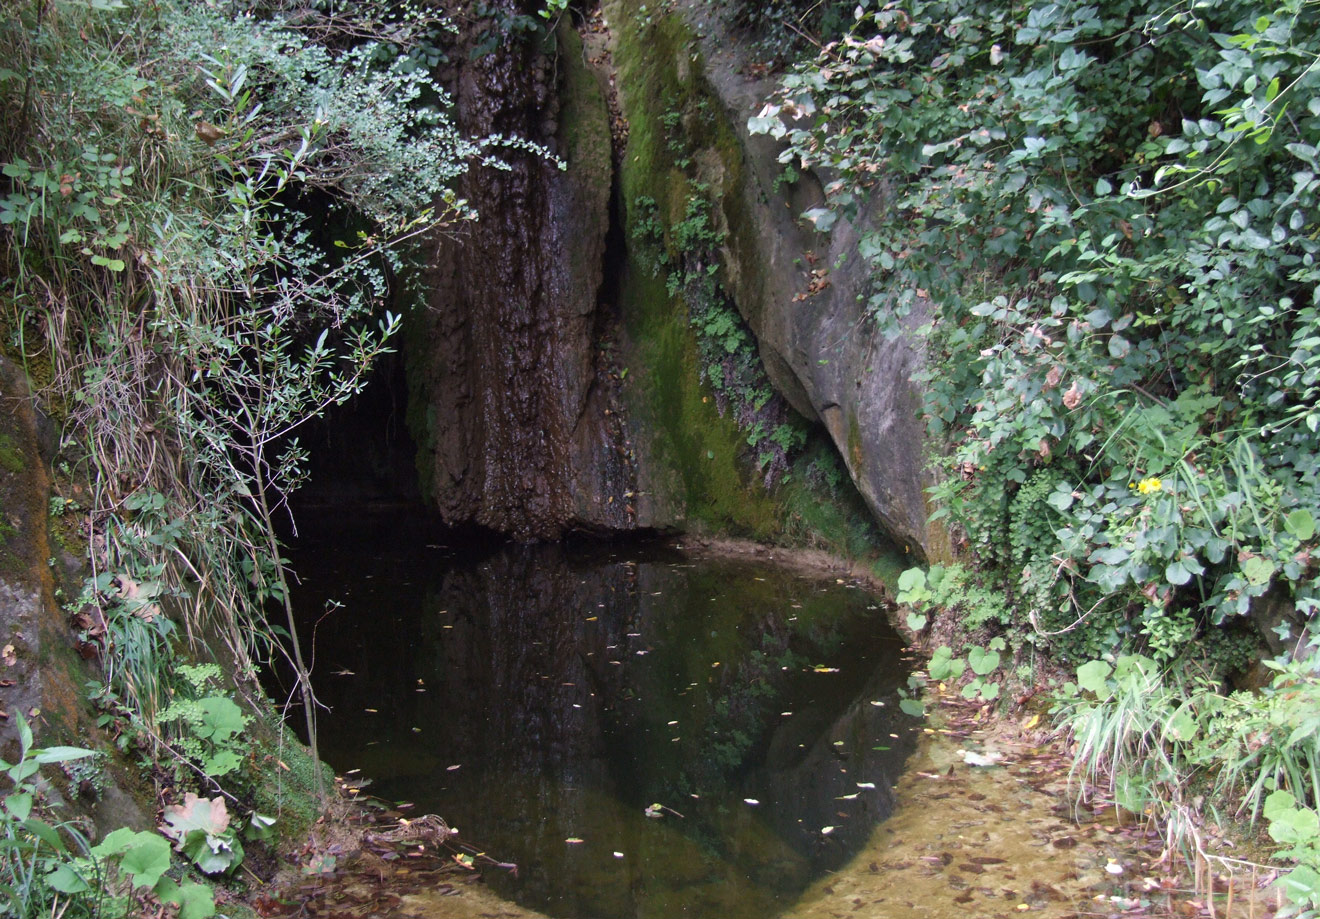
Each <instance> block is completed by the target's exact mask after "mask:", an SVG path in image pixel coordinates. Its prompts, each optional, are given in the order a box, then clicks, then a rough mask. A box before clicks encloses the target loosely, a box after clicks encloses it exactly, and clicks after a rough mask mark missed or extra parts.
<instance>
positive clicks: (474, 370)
mask: <svg viewBox="0 0 1320 919" xmlns="http://www.w3.org/2000/svg"><path fill="white" fill-rule="evenodd" d="M494 6H496V7H498V8H499V13H498V14H497V15H502V16H503V17H506V18H507V17H516V16H524V17H525V16H529V15H530V16H535V15H536V9H537V7H536V4H535V3H522V4H520V3H517V2H514V0H504V2H502V3H496V4H494ZM524 7H525V8H524ZM469 28H472V29H480V28H490V29H495V28H498V26H496V25H494V24H493V23H492V22H490V21H485V20H483V21H480V22H478V23H476V24H473V25H470V26H469ZM558 34H559V41H560V43H561V45H560V52H559V53H558V54H557V55H550V54H546V53H544V52H543V51H542V49H540V48H538V47H537V44H536V43H535V42H534V41H532V40H530V39H522V38H519V37H517V34H516V33H511V34H506V35H505V37H504V38H503V39H502V40H501V42H500V45H499V47H498V48H496V50H495V51H493V52H492V53H490V54H487V55H483V56H480V57H478V58H475V59H472V60H467V59H464V60H462V62H461V63H460V64H459V65H458V75H457V80H456V83H455V91H454V95H455V100H456V106H457V110H456V117H457V122H458V124H459V126H460V127H461V129H462V130H463V131H464V132H465V133H466V134H467V135H468V136H472V137H486V136H490V135H503V136H506V137H521V138H527V139H530V140H534V141H537V142H540V143H542V144H544V145H545V146H546V147H548V148H549V149H551V150H553V151H554V152H555V153H556V154H558V155H559V156H560V157H562V158H563V159H564V160H565V161H566V162H567V164H568V168H567V169H566V170H564V171H561V170H560V169H559V168H558V167H557V166H556V165H555V164H554V163H552V162H549V161H547V160H546V159H545V158H543V157H541V156H539V155H537V154H534V153H529V152H526V151H523V150H518V149H512V148H505V149H495V150H493V151H492V152H493V153H494V154H495V155H496V156H498V157H499V158H501V159H503V160H504V162H505V163H506V164H507V166H508V168H507V169H496V168H490V167H478V168H474V169H473V170H472V171H471V172H470V173H469V174H468V175H467V176H466V177H465V179H464V183H463V187H462V188H461V189H460V194H461V196H462V197H465V198H467V199H468V200H469V201H470V202H471V203H472V204H473V205H474V206H475V207H476V208H477V210H478V211H479V212H480V214H481V219H480V220H479V221H477V222H476V223H474V224H471V225H469V226H468V227H466V228H465V229H463V230H462V231H461V233H460V234H459V235H457V236H455V237H453V238H444V239H441V240H439V241H438V242H437V244H436V246H435V250H434V252H433V253H432V254H431V258H430V268H429V270H428V271H427V272H426V276H425V278H424V280H425V283H426V286H427V289H428V291H429V293H428V303H427V307H426V309H425V310H423V311H421V313H420V314H419V315H416V316H414V317H411V320H410V321H411V324H412V331H411V333H410V341H409V346H408V359H409V367H410V371H409V374H410V389H411V398H410V402H411V404H412V408H411V409H410V416H411V427H412V430H413V434H414V437H415V438H416V440H417V442H418V444H419V451H420V459H419V466H420V472H421V478H422V487H423V490H424V492H425V493H426V495H427V497H428V498H429V500H430V501H432V502H433V503H434V504H435V505H436V506H437V507H438V508H439V510H440V512H441V514H442V516H443V517H444V518H445V520H446V521H447V522H451V523H459V522H468V521H471V522H476V523H479V524H482V525H484V526H488V527H490V528H492V529H495V530H499V531H501V532H505V533H508V534H510V535H512V536H514V537H515V538H519V539H539V538H555V537H557V536H559V535H560V534H562V533H563V532H564V531H565V530H567V529H629V528H631V527H632V525H633V523H632V520H631V518H630V515H629V512H628V511H627V506H626V502H625V500H624V497H623V495H624V492H625V491H627V490H628V489H629V488H630V483H631V481H632V473H631V469H630V466H629V463H628V462H627V458H626V455H625V453H624V447H623V442H624V434H623V429H622V425H621V423H620V420H619V418H618V415H617V413H616V412H615V411H614V410H613V409H612V408H611V405H612V393H611V391H610V382H609V381H610V376H609V374H608V372H607V371H608V367H607V366H605V361H604V358H603V356H602V349H601V348H599V347H598V344H599V343H598V337H599V336H600V335H601V334H603V330H602V328H601V327H600V325H599V322H598V313H597V305H598V303H597V300H598V295H599V291H600V288H601V282H602V277H603V267H602V266H603V261H604V252H605V239H606V232H607V229H608V225H609V195H610V184H611V180H610V175H611V162H610V135H609V113H608V109H607V107H606V104H605V100H604V96H603V94H602V93H601V90H600V87H599V86H598V85H597V83H596V80H595V78H594V77H593V76H592V75H591V74H590V73H588V72H587V71H586V69H585V67H584V66H583V63H582V53H581V47H580V42H579V41H578V39H577V36H576V34H575V33H573V32H572V31H571V30H570V29H568V28H561V29H560V30H559V33H558ZM473 43H474V44H475V41H474V42H473Z"/></svg>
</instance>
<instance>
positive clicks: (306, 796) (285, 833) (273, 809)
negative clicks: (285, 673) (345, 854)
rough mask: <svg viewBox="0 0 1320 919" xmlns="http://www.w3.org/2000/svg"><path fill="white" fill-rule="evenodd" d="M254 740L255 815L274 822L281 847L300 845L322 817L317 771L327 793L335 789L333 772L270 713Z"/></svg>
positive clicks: (259, 723)
mask: <svg viewBox="0 0 1320 919" xmlns="http://www.w3.org/2000/svg"><path fill="white" fill-rule="evenodd" d="M253 736H254V738H255V747H256V762H257V763H258V765H259V769H258V770H257V775H256V779H255V782H254V786H253V792H252V797H253V801H254V803H255V805H256V809H257V812H258V813H262V814H267V815H269V816H272V817H274V818H275V819H276V821H277V822H276V824H275V830H276V832H277V833H278V834H279V839H280V843H281V845H282V846H284V845H289V844H301V842H302V841H303V840H304V838H305V837H306V836H307V833H308V832H309V831H310V830H311V828H312V824H314V823H315V822H316V821H317V819H318V818H319V817H320V816H321V802H320V801H319V800H318V799H317V797H316V770H317V769H320V771H321V777H322V781H323V783H324V787H325V788H326V789H327V790H332V789H333V788H334V787H335V786H334V779H335V776H334V771H333V770H332V769H331V768H330V767H329V766H327V765H326V764H325V763H322V762H319V761H317V760H314V759H312V757H311V754H309V753H308V752H307V748H306V747H305V746H303V744H302V743H301V742H300V741H299V740H298V738H296V737H294V736H293V734H292V733H291V732H290V731H289V729H288V728H287V727H285V726H284V725H283V724H282V723H281V722H280V719H279V717H278V716H277V715H276V714H275V713H274V712H273V711H269V710H268V711H266V712H264V713H263V717H262V719H261V720H260V721H259V722H256V723H255V724H254V729H253Z"/></svg>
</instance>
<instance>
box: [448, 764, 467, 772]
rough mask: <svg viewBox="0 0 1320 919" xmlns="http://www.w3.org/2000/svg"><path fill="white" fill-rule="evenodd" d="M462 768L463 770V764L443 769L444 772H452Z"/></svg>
mask: <svg viewBox="0 0 1320 919" xmlns="http://www.w3.org/2000/svg"><path fill="white" fill-rule="evenodd" d="M462 768H463V764H462V763H455V764H454V765H452V766H446V767H445V772H453V771H454V770H455V769H462Z"/></svg>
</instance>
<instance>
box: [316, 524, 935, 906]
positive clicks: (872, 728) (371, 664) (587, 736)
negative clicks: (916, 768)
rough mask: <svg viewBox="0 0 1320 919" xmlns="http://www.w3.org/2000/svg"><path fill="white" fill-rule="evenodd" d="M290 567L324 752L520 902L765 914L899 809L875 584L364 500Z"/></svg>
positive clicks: (886, 632)
mask: <svg viewBox="0 0 1320 919" xmlns="http://www.w3.org/2000/svg"><path fill="white" fill-rule="evenodd" d="M294 563H295V566H296V568H297V570H298V571H299V573H300V576H301V578H302V582H303V583H302V585H301V587H299V588H298V590H297V596H296V598H295V599H296V601H297V602H298V605H299V607H300V608H301V609H302V610H303V611H304V613H305V614H306V615H307V617H308V618H307V622H306V624H305V625H304V629H306V630H307V631H308V632H310V631H311V630H312V629H313V628H314V630H315V679H316V681H317V684H318V686H319V687H320V695H321V698H322V700H323V701H324V702H325V703H326V704H328V705H329V706H330V708H331V711H330V712H329V713H328V714H323V715H322V718H321V745H322V755H323V756H324V757H325V758H326V759H328V760H329V762H330V763H331V764H332V765H333V766H334V767H335V768H336V770H338V771H339V772H341V773H342V772H347V771H349V770H361V775H363V776H367V777H370V778H371V779H372V781H373V784H372V785H371V786H370V788H369V789H368V791H369V792H370V793H372V794H374V795H376V796H378V797H382V798H385V799H388V800H395V801H409V802H412V803H413V805H414V807H413V809H412V810H411V811H410V813H412V814H423V813H435V814H439V815H441V816H442V817H444V818H445V820H446V821H448V823H449V824H450V825H451V826H454V827H457V828H459V830H460V834H461V835H460V838H462V839H466V840H467V841H468V843H470V844H476V845H479V846H480V847H481V848H482V849H484V850H485V851H486V852H488V853H489V854H490V855H491V856H493V857H494V858H496V859H497V860H500V861H509V862H516V863H517V865H518V871H517V873H516V876H515V875H514V874H513V873H510V872H501V871H488V872H487V875H486V877H487V880H488V883H489V884H490V885H491V886H492V887H494V888H495V889H496V890H498V891H499V892H500V893H501V894H503V895H504V896H506V897H508V898H510V899H512V900H515V901H517V902H518V903H521V904H522V905H524V906H527V907H530V908H533V909H537V910H541V911H543V912H546V913H548V914H550V915H552V916H560V917H566V919H617V917H622V916H648V917H649V916H656V917H660V916H666V917H675V916H687V917H693V919H765V917H767V916H771V915H774V914H775V913H777V912H778V911H780V910H781V909H783V908H785V907H787V906H788V905H789V904H790V903H792V901H793V900H794V899H795V898H796V897H797V896H798V894H800V893H801V891H802V890H803V889H804V888H805V887H806V885H807V884H808V883H809V882H810V881H811V880H813V879H814V878H815V877H817V876H819V875H820V874H821V873H822V872H824V871H827V870H832V869H834V868H837V867H839V866H841V865H842V864H843V863H844V862H845V861H846V860H847V859H848V858H849V856H850V855H851V854H852V853H854V852H855V851H856V850H857V849H858V848H859V847H860V846H861V845H862V843H864V842H865V840H866V839H867V837H868V836H869V835H870V832H871V830H872V829H873V827H874V825H875V823H876V822H877V821H879V820H881V819H883V818H884V817H885V816H886V815H887V814H888V813H889V811H890V810H891V808H892V793H891V789H892V786H893V784H894V782H895V780H896V779H897V777H898V774H899V772H900V771H901V769H902V767H903V762H904V760H905V759H906V757H907V754H908V752H909V751H910V750H911V749H912V746H913V744H914V737H913V734H912V730H913V728H912V720H911V719H909V718H906V717H905V716H903V715H902V714H901V713H900V712H899V711H898V695H897V690H898V688H899V687H900V686H902V685H904V683H905V681H906V676H907V666H906V664H905V663H903V662H902V661H901V659H900V656H899V653H900V649H901V640H900V639H899V637H898V636H897V635H896V634H895V633H894V632H893V630H892V629H891V628H890V627H889V626H888V624H887V623H886V621H885V618H884V615H883V613H882V611H881V610H880V609H878V601H877V600H876V599H875V598H874V597H873V596H871V595H870V594H868V593H867V592H866V591H865V590H862V589H859V588H857V587H856V586H854V585H848V584H841V583H838V582H836V581H835V580H834V579H832V578H822V577H820V576H819V575H811V576H807V575H803V574H802V573H801V572H797V571H792V570H788V569H785V568H782V567H775V566H773V565H769V564H766V563H757V562H752V561H746V560H730V559H719V558H700V557H689V556H688V555H687V554H685V553H683V552H681V551H679V550H676V549H675V548H673V547H671V546H666V545H662V544H640V543H625V544H617V543H616V544H610V545H603V544H600V543H586V542H583V543H565V544H553V545H548V544H542V545H533V546H519V545H509V544H504V543H499V544H494V543H486V544H485V545H480V546H478V545H474V544H473V542H472V539H471V537H470V536H468V537H464V536H461V535H459V534H456V533H453V532H450V531H445V530H442V529H439V528H435V527H432V526H430V525H429V524H427V523H426V522H425V521H424V520H422V519H420V518H417V517H415V516H411V515H400V514H399V513H390V514H381V513H370V512H367V511H365V510H363V511H361V512H351V513H344V512H342V511H341V512H340V513H339V514H338V515H337V517H336V518H335V520H333V521H332V520H329V519H326V520H317V519H315V518H311V519H310V520H309V519H308V518H307V517H306V516H305V517H304V520H303V537H302V538H301V539H300V540H298V541H297V543H296V552H295V554H294ZM332 600H334V601H338V602H340V603H342V606H340V607H337V608H336V607H334V606H333V605H332V604H331V603H330V601H332ZM579 840H580V841H579Z"/></svg>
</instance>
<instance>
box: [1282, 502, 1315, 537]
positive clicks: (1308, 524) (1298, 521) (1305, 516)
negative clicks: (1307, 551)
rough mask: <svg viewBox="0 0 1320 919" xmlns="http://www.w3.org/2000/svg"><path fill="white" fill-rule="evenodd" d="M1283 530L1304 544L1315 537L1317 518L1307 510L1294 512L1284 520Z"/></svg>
mask: <svg viewBox="0 0 1320 919" xmlns="http://www.w3.org/2000/svg"><path fill="white" fill-rule="evenodd" d="M1283 528H1284V529H1285V530H1287V531H1288V532H1289V533H1291V534H1292V535H1294V536H1296V537H1297V538H1298V539H1300V540H1301V541H1302V542H1306V541H1307V540H1308V539H1310V538H1311V537H1312V536H1314V535H1315V517H1314V516H1312V514H1311V512H1310V511H1308V510H1306V509H1305V508H1303V509H1301V510H1296V511H1293V512H1292V513H1291V514H1289V515H1288V516H1287V517H1285V518H1283Z"/></svg>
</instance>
